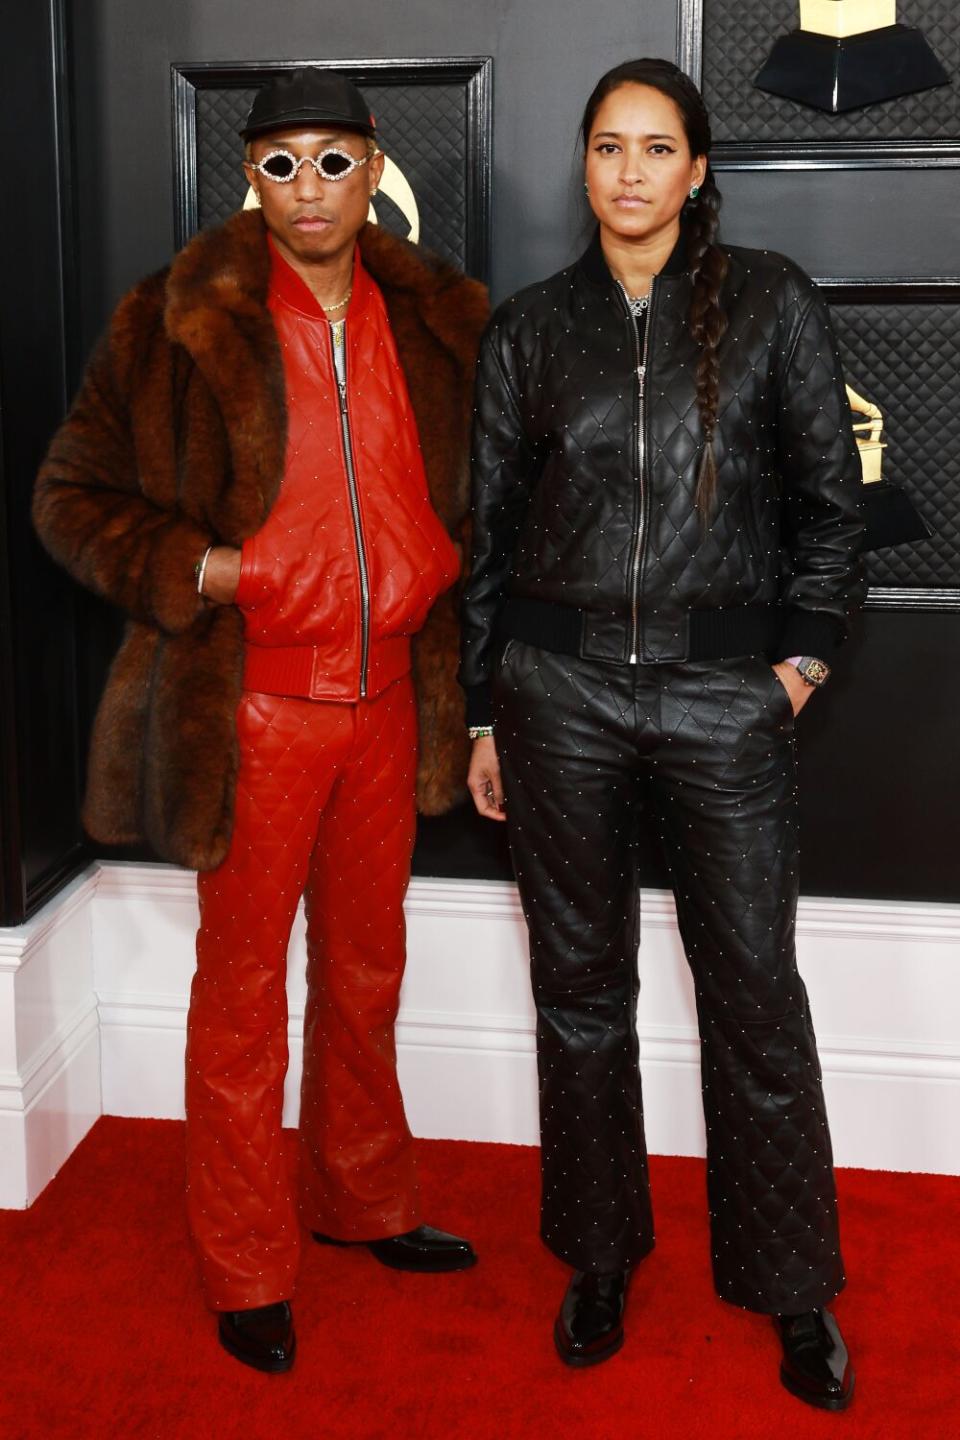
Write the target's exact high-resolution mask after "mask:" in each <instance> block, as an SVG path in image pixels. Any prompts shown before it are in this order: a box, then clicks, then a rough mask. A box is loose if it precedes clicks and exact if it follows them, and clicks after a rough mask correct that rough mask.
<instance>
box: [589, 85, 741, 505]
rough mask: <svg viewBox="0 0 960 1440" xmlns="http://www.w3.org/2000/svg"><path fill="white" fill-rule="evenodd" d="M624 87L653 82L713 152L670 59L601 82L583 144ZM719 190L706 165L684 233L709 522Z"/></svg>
mask: <svg viewBox="0 0 960 1440" xmlns="http://www.w3.org/2000/svg"><path fill="white" fill-rule="evenodd" d="M621 85H649V86H650V87H651V88H652V89H654V90H659V91H660V93H661V94H663V95H666V96H667V98H668V99H669V100H672V101H673V103H674V104H675V105H676V107H677V110H678V111H679V113H680V118H681V120H682V122H683V129H684V133H685V135H686V137H687V143H688V145H689V146H690V154H691V155H692V156H693V157H694V158H696V157H697V156H699V155H704V156H709V154H710V146H711V136H710V118H709V116H708V114H707V108H706V106H705V105H704V103H703V97H702V96H701V94H700V91H699V90H698V89H697V87H696V85H694V83H693V81H692V80H691V79H690V77H689V75H685V74H684V72H683V71H682V70H681V69H679V68H678V66H676V65H673V64H672V63H671V62H670V61H669V60H655V59H644V60H628V61H626V62H625V63H624V64H622V65H617V66H615V67H614V69H612V70H608V71H607V73H606V75H603V76H601V78H600V79H599V80H598V82H597V84H596V86H595V88H594V90H593V93H592V95H591V96H590V99H589V100H588V101H587V104H586V108H585V110H584V112H583V120H582V122H581V125H580V133H581V136H582V139H583V148H584V151H586V149H587V146H588V145H589V142H590V132H591V130H592V129H593V124H594V121H595V119H596V116H597V111H598V110H599V109H600V106H601V105H602V104H603V102H604V100H605V99H606V98H607V96H608V95H610V94H612V93H613V91H614V90H618V89H619V88H620V86H621ZM721 203H722V201H721V196H720V191H719V189H718V188H717V183H716V181H715V179H714V177H713V172H712V170H711V169H710V164H709V161H708V163H707V173H706V175H705V177H704V181H703V184H702V185H701V186H700V192H699V194H698V195H697V197H696V199H695V200H688V201H687V203H686V205H684V207H683V225H684V233H685V235H686V237H687V265H688V266H689V269H690V274H691V276H692V278H693V296H692V298H691V302H690V313H689V317H688V318H689V326H690V334H691V336H692V338H693V340H694V342H695V344H696V345H697V347H698V349H699V351H700V356H699V359H698V361H697V372H696V382H697V410H698V412H699V415H700V425H701V428H702V430H703V450H702V453H701V457H700V469H699V474H698V476H697V492H696V506H697V510H698V512H699V514H700V516H701V518H702V519H703V520H706V519H707V518H708V517H709V515H710V513H711V511H712V509H713V505H714V501H715V499H716V493H717V466H716V460H715V457H714V451H713V439H714V435H715V434H716V429H717V421H718V418H719V417H718V411H719V405H720V361H719V356H718V350H719V346H720V341H721V340H722V338H723V335H724V332H725V330H726V328H727V317H726V315H725V314H724V312H723V309H722V308H721V305H720V292H721V288H722V286H723V281H724V279H725V277H726V273H727V257H726V255H725V253H724V252H723V251H722V250H721V249H720V247H719V246H718V245H717V244H716V243H715V242H716V238H717V231H718V229H719V226H720V205H721Z"/></svg>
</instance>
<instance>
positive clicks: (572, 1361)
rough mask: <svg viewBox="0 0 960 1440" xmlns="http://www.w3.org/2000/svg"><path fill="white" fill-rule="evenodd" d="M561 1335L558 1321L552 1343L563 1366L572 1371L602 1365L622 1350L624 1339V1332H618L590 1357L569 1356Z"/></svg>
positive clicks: (554, 1328)
mask: <svg viewBox="0 0 960 1440" xmlns="http://www.w3.org/2000/svg"><path fill="white" fill-rule="evenodd" d="M563 1334H564V1332H563V1329H562V1327H561V1325H560V1321H559V1320H558V1321H557V1322H556V1323H555V1324H554V1327H553V1343H554V1345H555V1346H556V1347H557V1354H558V1355H559V1356H560V1359H561V1360H562V1361H563V1363H564V1365H569V1366H570V1367H571V1369H573V1370H585V1369H586V1368H587V1367H588V1366H590V1365H602V1364H603V1362H604V1360H609V1359H610V1358H611V1356H613V1355H616V1353H617V1351H618V1350H622V1349H623V1342H624V1339H625V1338H626V1337H625V1335H624V1332H623V1331H622V1330H620V1331H619V1332H618V1334H617V1336H616V1339H615V1340H613V1341H611V1343H610V1344H609V1345H607V1346H606V1348H605V1349H603V1350H594V1352H593V1354H592V1355H571V1354H570V1352H569V1350H567V1349H566V1348H565V1346H564V1341H563Z"/></svg>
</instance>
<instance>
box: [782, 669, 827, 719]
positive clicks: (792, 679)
mask: <svg viewBox="0 0 960 1440" xmlns="http://www.w3.org/2000/svg"><path fill="white" fill-rule="evenodd" d="M773 668H774V670H775V671H776V672H777V675H778V676H779V678H780V684H781V685H782V686H783V688H784V690H786V692H787V694H788V695H789V696H790V703H791V705H792V706H793V713H794V715H799V714H800V711H801V710H802V709H803V707H804V705H806V703H807V701H808V700H809V699H810V696H811V695H812V694H813V692H814V690H815V689H816V688H817V687H816V686H815V685H808V684H807V682H806V680H804V678H803V676H802V675H801V674H800V671H799V670H798V669H797V667H796V665H789V664H788V663H787V661H786V660H780V661H778V663H777V664H776V665H774V667H773Z"/></svg>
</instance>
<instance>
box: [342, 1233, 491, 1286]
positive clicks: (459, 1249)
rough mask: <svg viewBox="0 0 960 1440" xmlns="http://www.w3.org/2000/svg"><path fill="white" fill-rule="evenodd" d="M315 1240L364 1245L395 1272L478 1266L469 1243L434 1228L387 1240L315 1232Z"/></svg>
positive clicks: (426, 1272)
mask: <svg viewBox="0 0 960 1440" xmlns="http://www.w3.org/2000/svg"><path fill="white" fill-rule="evenodd" d="M313 1238H314V1240H317V1241H319V1243H320V1244H321V1245H343V1246H348V1247H349V1246H353V1245H364V1246H366V1248H367V1249H368V1250H369V1251H370V1253H371V1255H375V1256H376V1258H377V1259H378V1260H379V1261H380V1263H381V1265H389V1266H390V1268H391V1270H414V1271H419V1272H420V1273H421V1274H432V1275H436V1274H440V1273H441V1272H443V1271H448V1270H469V1269H470V1266H471V1265H476V1263H477V1257H476V1254H475V1252H474V1249H473V1246H472V1245H471V1244H470V1242H469V1240H461V1239H460V1237H459V1235H448V1234H447V1233H446V1231H444V1230H434V1228H433V1226H432V1225H418V1226H417V1228H416V1230H407V1231H406V1232H405V1233H404V1234H403V1235H391V1236H389V1237H388V1238H387V1239H385V1240H334V1239H332V1238H331V1237H330V1236H329V1235H322V1234H321V1233H320V1231H319V1230H314V1231H313Z"/></svg>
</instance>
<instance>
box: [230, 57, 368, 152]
mask: <svg viewBox="0 0 960 1440" xmlns="http://www.w3.org/2000/svg"><path fill="white" fill-rule="evenodd" d="M292 125H310V126H314V125H333V126H336V128H337V129H342V130H359V131H360V132H361V133H362V134H364V135H374V134H375V133H376V127H375V125H374V120H373V116H372V115H371V114H370V107H369V105H368V104H367V102H366V101H365V100H364V98H363V96H362V95H361V93H360V91H359V90H358V89H357V87H356V85H354V83H353V81H352V80H348V79H347V77H346V76H345V75H338V74H337V72H336V70H318V69H317V67H316V66H315V65H304V66H302V67H301V68H300V69H299V70H290V71H287V72H285V73H284V74H283V75H278V76H277V77H276V79H275V80H270V81H269V82H268V83H267V84H266V85H264V87H263V89H262V90H258V91H257V93H256V95H255V96H254V100H253V104H252V105H251V106H250V114H249V115H248V116H247V120H246V124H245V125H244V127H243V129H242V130H241V131H240V135H241V137H242V139H244V140H252V139H253V137H254V136H255V135H265V134H266V133H267V132H268V131H269V130H287V129H289V128H290V127H291V126H292Z"/></svg>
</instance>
